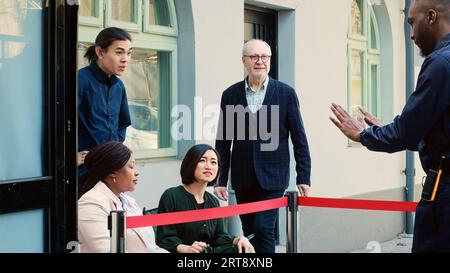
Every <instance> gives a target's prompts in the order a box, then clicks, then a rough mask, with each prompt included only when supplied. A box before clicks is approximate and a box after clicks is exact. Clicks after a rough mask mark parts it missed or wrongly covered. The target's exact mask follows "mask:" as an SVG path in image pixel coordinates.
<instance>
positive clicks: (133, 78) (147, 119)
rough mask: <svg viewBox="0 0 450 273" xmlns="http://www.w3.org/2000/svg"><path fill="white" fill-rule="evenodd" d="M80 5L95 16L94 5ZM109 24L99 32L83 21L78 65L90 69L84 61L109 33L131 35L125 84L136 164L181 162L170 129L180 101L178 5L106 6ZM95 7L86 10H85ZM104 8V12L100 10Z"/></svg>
mask: <svg viewBox="0 0 450 273" xmlns="http://www.w3.org/2000/svg"><path fill="white" fill-rule="evenodd" d="M93 2H95V3H97V4H98V5H100V4H101V3H100V2H99V1H95V0H92V1H82V2H80V12H81V11H82V10H86V11H85V12H84V14H89V12H88V11H90V12H91V10H93V9H95V8H91V6H90V5H91V3H93ZM104 3H105V6H104V14H105V15H104V16H105V23H104V25H102V26H100V27H94V26H93V25H92V24H87V23H86V22H85V21H82V20H80V25H79V43H78V65H79V68H81V67H84V66H86V65H87V60H86V59H85V58H83V55H84V53H85V52H86V49H87V48H88V47H89V46H90V45H92V43H93V42H94V40H95V38H96V36H97V34H98V33H99V32H100V31H101V30H102V29H103V27H110V26H116V27H120V28H123V29H127V30H128V31H129V32H130V34H131V35H132V36H133V54H132V58H131V61H130V63H129V66H128V68H127V70H126V73H125V74H124V75H123V76H122V78H121V79H122V81H123V82H124V84H125V87H126V91H127V97H128V106H129V109H130V115H131V123H132V125H131V126H130V127H128V129H127V136H126V140H125V144H126V145H127V146H128V147H130V148H131V149H132V150H133V152H134V154H135V156H136V158H139V159H143V158H155V157H167V156H176V154H177V149H176V142H175V141H174V140H173V139H172V138H171V135H170V128H171V126H172V123H173V122H174V120H173V119H172V118H171V115H170V112H171V109H172V108H173V107H174V106H175V104H176V101H177V96H176V90H177V84H176V83H177V78H176V75H177V27H176V16H175V7H174V4H173V1H172V0H145V1H142V2H141V1H140V0H139V1H135V0H112V1H105V2H104ZM85 4H86V5H89V7H83V5H85ZM97 8H99V7H97Z"/></svg>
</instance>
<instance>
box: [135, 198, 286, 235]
mask: <svg viewBox="0 0 450 273" xmlns="http://www.w3.org/2000/svg"><path fill="white" fill-rule="evenodd" d="M286 206H287V197H281V198H277V199H272V200H266V201H259V202H254V203H247V204H241V205H233V206H227V207H220V208H211V209H202V210H189V211H179V212H170V213H159V214H151V215H144V216H130V217H127V228H139V227H147V226H164V225H172V224H180V223H188V222H197V221H203V220H210V219H217V218H225V217H230V216H235V215H240V214H247V213H254V212H259V211H264V210H270V209H278V208H282V207H286Z"/></svg>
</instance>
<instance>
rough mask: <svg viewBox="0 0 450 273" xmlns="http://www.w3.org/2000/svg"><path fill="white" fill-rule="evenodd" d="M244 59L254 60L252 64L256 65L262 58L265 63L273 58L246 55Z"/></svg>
mask: <svg viewBox="0 0 450 273" xmlns="http://www.w3.org/2000/svg"><path fill="white" fill-rule="evenodd" d="M244 57H249V58H250V60H252V62H254V63H256V62H258V61H259V59H260V58H261V61H262V62H263V63H267V61H268V60H269V59H270V57H272V56H271V55H262V56H259V55H244Z"/></svg>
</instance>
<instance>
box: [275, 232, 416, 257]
mask: <svg viewBox="0 0 450 273" xmlns="http://www.w3.org/2000/svg"><path fill="white" fill-rule="evenodd" d="M412 238H413V236H412V235H409V234H404V233H403V234H399V235H397V237H395V238H393V239H391V240H389V241H386V242H382V243H380V242H375V241H373V242H369V243H368V244H367V246H366V248H364V249H357V250H354V251H350V252H349V253H411V247H412ZM275 252H276V253H286V246H285V245H277V246H276V248H275ZM327 253H328V252H327Z"/></svg>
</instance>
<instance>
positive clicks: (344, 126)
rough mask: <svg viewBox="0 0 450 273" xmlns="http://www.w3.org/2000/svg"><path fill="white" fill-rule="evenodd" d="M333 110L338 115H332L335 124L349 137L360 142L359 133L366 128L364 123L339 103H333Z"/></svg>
mask: <svg viewBox="0 0 450 273" xmlns="http://www.w3.org/2000/svg"><path fill="white" fill-rule="evenodd" d="M331 111H333V114H334V115H335V116H336V117H330V120H331V121H332V122H333V123H334V125H336V127H338V128H339V130H341V132H342V133H343V134H344V135H345V136H346V137H348V138H349V139H351V140H353V141H356V142H360V140H359V134H360V133H361V132H362V131H363V130H364V125H363V124H361V123H360V122H359V121H357V120H355V119H354V118H352V117H351V116H350V115H349V114H348V113H347V111H345V110H344V108H342V107H341V106H340V105H339V104H335V103H332V104H331Z"/></svg>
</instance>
